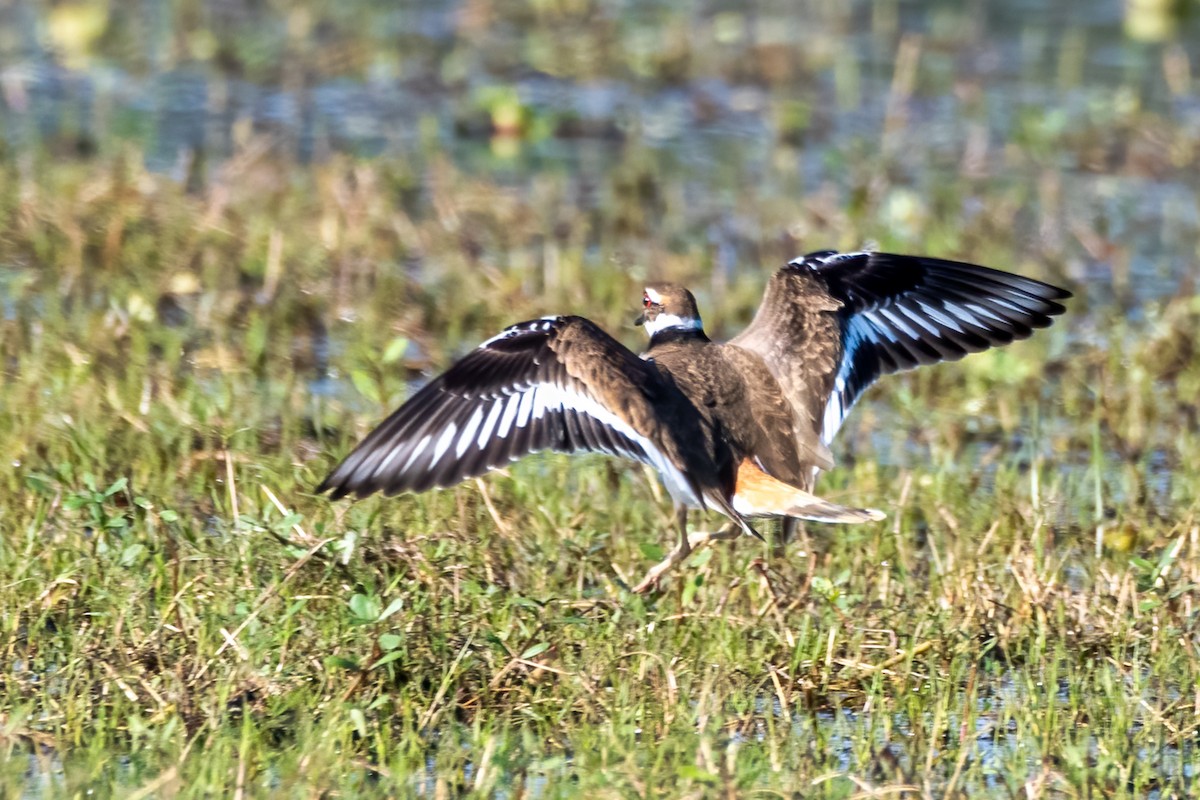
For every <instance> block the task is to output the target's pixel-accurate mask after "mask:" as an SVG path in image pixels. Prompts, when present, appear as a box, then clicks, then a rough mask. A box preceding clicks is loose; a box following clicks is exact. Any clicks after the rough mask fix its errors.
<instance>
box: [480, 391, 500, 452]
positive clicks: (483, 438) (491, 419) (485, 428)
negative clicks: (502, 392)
mask: <svg viewBox="0 0 1200 800" xmlns="http://www.w3.org/2000/svg"><path fill="white" fill-rule="evenodd" d="M501 406H503V403H502V402H501V401H499V400H496V401H495V402H493V403H492V410H491V412H490V413H488V416H487V419H485V420H484V421H483V425H482V426H480V428H479V438H478V439H476V440H475V443H476V445H478V447H479V449H480V450H482V449H483V448H484V446H486V445H487V442H488V439H490V438H492V428H494V427H496V418H497V417H499V416H500V408H501Z"/></svg>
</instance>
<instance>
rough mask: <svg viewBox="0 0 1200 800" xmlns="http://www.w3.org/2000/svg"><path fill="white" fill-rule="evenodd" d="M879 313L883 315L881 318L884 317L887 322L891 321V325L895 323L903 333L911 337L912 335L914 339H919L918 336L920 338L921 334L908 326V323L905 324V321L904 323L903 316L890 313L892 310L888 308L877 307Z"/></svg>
mask: <svg viewBox="0 0 1200 800" xmlns="http://www.w3.org/2000/svg"><path fill="white" fill-rule="evenodd" d="M879 313H880V314H882V315H883V318H884V319H886V320H887V321H888V322H890V323H892V324H893V325H895V326H896V327H897V328H899V329H900V331H901V332H902V333H905V334H907V335H908V336H911V337H912V338H914V339H920V338H921V334H919V333H917V332H916V331H914V330H913V329H912V328H911V327H910V326H909V325H908V324H907V323H906V322H905V321H904V320H903V318H901V317H900V315H898V314H894V313H892V310H891V309H890V308H881V309H879Z"/></svg>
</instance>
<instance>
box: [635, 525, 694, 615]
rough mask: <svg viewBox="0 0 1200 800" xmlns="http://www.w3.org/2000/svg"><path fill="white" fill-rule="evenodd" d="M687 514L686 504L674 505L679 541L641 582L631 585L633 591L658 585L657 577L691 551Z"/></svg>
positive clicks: (645, 590) (643, 591) (638, 591)
mask: <svg viewBox="0 0 1200 800" xmlns="http://www.w3.org/2000/svg"><path fill="white" fill-rule="evenodd" d="M687 516H688V512H687V506H685V505H677V506H675V528H676V531H677V532H678V534H679V541H678V543H677V544H676V545H675V549H674V550H672V551H671V552H670V553H668V554H667V557H666V558H664V559H663V560H662V561H660V562H658V563H657V564H655V565H654V566H653V567H651V569H650V571H649V572H647V573H646V577H644V578H642V581H641V583H639V584H638V585H637V586H635V587H633V591H634V592H636V593H637V594H644V593H646V592H647V591H649V590H650V589H652V588H654V587H655V586H658V579H659V578H661V577H662V576H663V574H664V573H666V572H667V571H668V570H670V569H671V568H672V567H674V566H675V565H676V564H678V563H679V562H680V561H683V560H684V559H685V558H687V557H688V554H689V553H691V552H692V544H691V542H690V541H689V540H688V532H687Z"/></svg>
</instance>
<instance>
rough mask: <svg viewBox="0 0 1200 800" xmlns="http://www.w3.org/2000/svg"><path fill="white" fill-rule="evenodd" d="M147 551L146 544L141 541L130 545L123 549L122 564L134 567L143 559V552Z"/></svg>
mask: <svg viewBox="0 0 1200 800" xmlns="http://www.w3.org/2000/svg"><path fill="white" fill-rule="evenodd" d="M145 552H146V546H145V545H144V544H141V543H140V542H135V543H133V544H131V545H129V546H128V547H126V548H125V549H124V550H122V551H121V566H123V567H132V566H133V565H134V564H136V563H138V562H139V561H141V560H142V554H143V553H145Z"/></svg>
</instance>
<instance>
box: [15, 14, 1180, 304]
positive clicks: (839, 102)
mask: <svg viewBox="0 0 1200 800" xmlns="http://www.w3.org/2000/svg"><path fill="white" fill-rule="evenodd" d="M581 6H582V7H584V8H585V9H586V10H585V11H584V12H581V13H579V14H577V15H576V16H573V17H561V16H555V15H553V14H551V13H549V12H548V11H545V9H543V11H542V12H537V11H534V10H531V8H530V7H529V6H527V5H526V4H523V3H516V2H497V3H494V4H491V5H487V6H481V5H480V4H476V3H471V2H453V1H452V0H417V1H413V0H410V1H409V2H404V3H399V4H395V5H388V6H383V5H381V4H374V3H366V2H349V3H343V4H339V5H338V6H336V7H328V8H326V7H321V6H318V7H317V8H316V10H297V9H291V10H282V9H278V8H275V7H273V6H270V5H267V4H263V5H242V4H239V3H233V2H230V0H207V1H206V2H201V3H198V4H193V7H189V8H191V11H187V10H185V9H183V8H180V7H177V6H174V5H171V4H168V3H166V2H157V1H155V0H144V2H142V3H141V4H139V5H138V6H136V7H135V8H136V12H134V11H131V10H130V7H129V6H127V5H124V4H119V3H112V4H111V5H109V4H105V3H103V2H101V3H98V4H88V5H82V6H73V5H55V6H51V5H46V4H37V3H34V4H15V5H5V6H3V7H0V146H4V147H6V148H8V149H9V150H12V151H16V152H27V151H38V150H40V149H50V150H52V151H55V152H63V151H66V152H69V153H79V154H83V155H87V154H89V153H91V152H95V151H97V150H100V151H109V150H112V149H113V148H116V147H120V146H122V144H123V143H127V142H135V143H137V144H139V145H140V146H141V147H142V149H143V151H144V153H145V159H146V163H147V165H148V166H149V167H150V168H151V169H153V170H156V171H161V172H167V173H170V174H174V175H176V176H177V177H178V178H179V179H180V180H181V181H182V180H188V179H189V178H190V177H193V175H194V172H195V171H196V165H197V163H200V164H201V165H209V166H210V167H211V166H212V165H219V164H220V163H222V162H223V160H224V159H226V158H227V157H229V156H230V155H231V154H233V153H235V152H237V150H238V149H239V148H240V147H245V146H246V145H247V142H249V141H252V140H257V141H258V142H259V143H260V144H261V145H262V146H265V147H268V148H269V149H270V150H271V151H273V152H274V153H276V154H278V155H280V156H283V157H287V158H291V159H295V160H296V161H297V162H301V163H303V162H308V161H311V160H314V159H316V160H321V159H325V158H328V157H329V156H331V155H332V154H335V153H351V154H355V155H359V156H388V157H392V158H400V159H406V160H409V161H411V162H413V163H414V164H416V165H421V164H425V163H428V162H429V161H430V160H432V159H435V158H444V157H447V156H448V157H450V158H451V159H453V160H454V161H456V162H458V163H459V164H461V165H463V166H464V167H465V168H469V169H470V170H471V171H473V172H476V173H479V174H486V175H489V176H491V177H492V178H493V179H495V180H497V181H499V182H501V183H503V184H506V185H512V186H514V187H517V188H522V187H528V186H529V185H530V183H531V182H532V181H533V180H534V179H535V178H536V176H537V175H539V174H542V173H544V172H546V171H553V172H559V171H565V172H567V173H569V175H570V180H572V181H575V182H577V183H578V184H579V185H580V186H581V187H583V189H582V190H581V191H580V193H579V194H578V197H579V198H580V200H581V202H584V203H586V202H588V192H587V187H589V186H594V185H596V184H597V181H598V180H599V179H600V178H601V177H603V176H604V175H605V174H607V173H608V172H609V171H610V170H611V169H612V168H613V165H614V164H615V163H618V162H619V161H620V159H621V158H623V157H624V155H625V154H626V153H627V152H628V150H629V149H630V148H634V147H636V148H644V149H648V150H649V151H650V152H652V153H653V154H654V156H655V158H656V159H657V160H658V167H659V168H660V170H661V172H662V174H663V176H664V180H678V181H680V182H683V183H684V184H685V185H686V187H687V193H688V197H689V205H690V206H691V207H690V208H689V209H688V213H689V214H690V215H691V218H692V219H693V220H694V221H696V224H697V225H698V226H700V227H708V228H710V229H711V232H710V234H709V236H710V238H711V239H712V240H713V241H714V243H715V244H716V245H717V248H716V249H717V251H718V256H717V266H718V268H732V265H733V264H736V263H737V262H738V246H737V242H738V241H739V240H740V239H762V238H763V237H771V236H776V235H778V234H779V232H778V231H758V230H753V229H752V227H751V228H749V229H748V226H747V223H746V221H745V220H739V218H738V217H737V214H736V211H737V204H738V197H739V193H740V192H741V191H743V190H744V188H745V187H747V186H753V187H754V191H755V192H756V194H757V195H758V196H759V197H764V198H774V197H779V198H800V197H803V196H804V195H805V194H806V193H812V192H813V191H816V190H817V189H818V188H829V189H830V190H831V191H834V192H840V193H841V196H842V198H843V199H846V198H847V197H849V196H850V193H851V192H852V191H854V188H855V186H857V185H860V184H861V182H862V176H861V174H858V173H860V172H861V170H862V167H861V166H860V164H861V162H863V161H864V160H865V161H866V163H868V164H875V165H878V164H882V165H884V168H885V169H886V173H887V175H886V177H887V179H888V181H889V183H890V185H891V186H893V187H899V189H903V191H899V189H898V190H897V191H896V192H895V196H894V197H889V202H887V203H885V204H884V206H883V208H884V214H883V219H881V224H884V225H887V226H888V229H889V230H891V231H893V232H894V233H895V235H896V236H897V237H898V238H900V239H901V240H903V239H904V237H905V231H906V225H907V222H906V220H907V219H908V217H909V216H910V215H911V214H912V213H931V208H932V201H931V200H930V198H936V197H937V196H938V193H939V187H940V186H943V185H944V184H945V183H946V182H948V181H950V180H962V179H963V177H964V176H966V178H967V179H969V180H971V181H973V182H974V185H976V186H978V192H977V196H983V195H984V194H985V193H986V192H989V191H991V192H995V191H999V190H1006V189H1007V190H1013V188H1014V187H1018V188H1020V189H1021V190H1022V191H1024V192H1026V194H1027V196H1028V202H1027V203H1026V204H1025V205H1026V206H1027V207H1026V208H1023V209H1022V210H1021V213H1019V214H1018V215H1017V217H1016V221H1015V229H1014V231H1013V235H1014V237H1016V238H1017V239H1018V240H1019V241H1026V240H1028V241H1030V242H1035V241H1036V242H1038V243H1039V244H1041V245H1044V248H1043V249H1049V250H1051V251H1053V252H1057V251H1059V250H1061V251H1062V252H1063V253H1064V256H1065V257H1067V258H1070V259H1073V260H1074V262H1075V266H1074V270H1075V272H1076V274H1075V277H1076V278H1078V279H1079V280H1080V281H1081V282H1083V283H1084V284H1085V286H1086V285H1089V284H1090V285H1091V286H1092V287H1093V288H1092V289H1090V291H1092V292H1094V293H1095V299H1096V300H1097V301H1101V302H1106V301H1109V300H1112V299H1113V297H1114V292H1116V293H1119V294H1123V295H1124V296H1123V299H1124V300H1125V301H1126V302H1127V303H1129V304H1130V305H1136V304H1137V302H1139V301H1141V300H1145V299H1148V298H1154V297H1162V296H1165V295H1169V294H1172V293H1174V292H1175V291H1177V290H1178V289H1179V286H1180V283H1181V281H1184V280H1189V281H1190V280H1191V276H1192V272H1193V265H1194V262H1195V260H1196V258H1197V251H1198V249H1200V214H1198V212H1197V203H1196V197H1197V193H1198V191H1200V167H1198V166H1197V163H1196V159H1195V158H1194V157H1190V156H1189V157H1185V156H1183V155H1180V153H1178V152H1174V151H1173V150H1172V148H1175V150H1178V149H1179V147H1180V146H1184V147H1185V148H1186V146H1187V145H1188V142H1186V141H1185V142H1182V143H1181V142H1179V141H1178V137H1176V139H1175V141H1174V142H1172V137H1173V136H1175V134H1176V133H1178V132H1181V131H1182V132H1186V131H1200V94H1197V90H1196V81H1195V80H1193V79H1192V77H1191V73H1192V72H1193V71H1194V67H1193V65H1194V64H1196V63H1198V61H1200V15H1192V16H1191V17H1188V16H1186V15H1185V16H1182V17H1178V16H1173V12H1171V9H1170V8H1169V7H1164V8H1163V9H1158V8H1157V6H1154V5H1153V4H1150V5H1138V6H1134V5H1128V6H1127V5H1126V4H1123V3H1121V2H1120V0H1104V1H1103V2H1096V3H1088V4H1078V3H1071V2H1067V1H1066V0H1053V1H1052V2H1045V3H1035V2H1028V1H1026V2H1019V3H1007V2H987V1H986V0H977V2H972V3H967V4H964V5H963V6H961V7H956V6H955V7H952V6H948V5H945V4H937V3H928V2H913V1H909V0H905V1H904V2H899V1H897V2H879V3H868V2H862V1H861V0H860V1H859V2H853V3H847V4H833V3H824V2H815V1H814V2H807V3H799V4H794V3H785V2H782V1H781V0H780V1H778V2H759V3H750V4H744V5H732V4H730V5H726V4H716V5H713V4H698V3H692V4H680V5H676V4H667V3H651V4H645V3H634V2H617V1H616V0H612V1H610V2H594V3H591V4H581ZM539 8H540V7H539ZM72 9H74V11H72ZM81 9H84V10H81ZM86 9H90V10H86ZM906 65H907V66H906ZM510 118H511V119H515V120H517V121H516V122H512V123H511V124H513V125H516V126H517V127H518V128H519V129H520V131H521V135H519V136H516V137H507V138H505V137H501V138H500V139H493V138H492V137H493V134H495V133H496V132H497V131H499V132H500V133H504V132H505V130H506V129H507V128H506V125H508V124H509V122H506V120H509V121H511V119H510ZM1147 121H1149V122H1156V123H1158V125H1157V127H1154V128H1151V127H1149V126H1148V125H1147V124H1146V123H1147ZM1064 142H1065V143H1066V144H1068V145H1070V146H1064ZM1191 144H1192V146H1196V144H1195V137H1194V136H1193V137H1192V139H1191ZM864 154H871V155H872V156H875V155H880V154H881V155H882V159H881V160H880V159H872V158H868V159H864V158H862V156H863V155H864ZM876 168H878V166H876ZM693 198H694V202H691V201H692V199H693ZM593 201H594V200H593ZM962 202H963V203H964V205H963V206H962V207H961V208H958V209H954V210H952V211H951V213H957V214H960V215H962V216H963V217H964V218H969V217H971V216H973V215H979V214H984V213H987V209H986V208H984V207H982V206H980V205H978V204H974V205H973V200H972V198H971V197H967V198H966V199H965V200H964V201H962ZM914 208H915V211H914ZM939 213H946V212H945V211H944V210H941V209H939ZM817 235H818V236H820V235H821V232H817ZM914 236H915V234H914ZM836 238H837V237H836V233H833V234H832V235H829V236H828V237H825V238H822V240H821V241H816V240H815V237H814V241H813V246H814V247H815V246H818V245H819V246H827V245H829V244H830V242H832V241H834V240H836ZM914 244H919V242H914ZM1114 250H1115V252H1113V251H1114ZM1114 262H1115V263H1114ZM1131 275H1132V276H1133V278H1135V279H1131V278H1130V276H1131Z"/></svg>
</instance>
